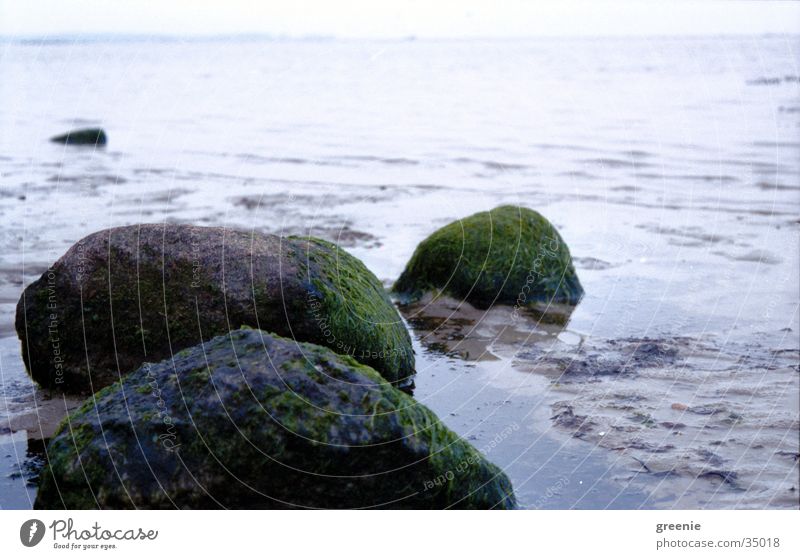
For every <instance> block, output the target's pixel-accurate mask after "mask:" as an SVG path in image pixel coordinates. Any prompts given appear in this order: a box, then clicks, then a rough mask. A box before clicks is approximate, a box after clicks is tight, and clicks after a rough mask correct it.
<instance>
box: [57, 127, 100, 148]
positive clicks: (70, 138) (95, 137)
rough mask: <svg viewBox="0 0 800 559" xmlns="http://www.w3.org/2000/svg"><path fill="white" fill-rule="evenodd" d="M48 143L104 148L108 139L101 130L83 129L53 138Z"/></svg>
mask: <svg viewBox="0 0 800 559" xmlns="http://www.w3.org/2000/svg"><path fill="white" fill-rule="evenodd" d="M50 141H51V142H56V143H58V144H68V145H74V146H104V145H106V143H107V142H108V138H107V137H106V132H105V130H103V129H102V128H83V129H81V130H72V131H70V132H67V133H66V134H61V135H60V136H53V137H52V138H50Z"/></svg>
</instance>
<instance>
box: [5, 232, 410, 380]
mask: <svg viewBox="0 0 800 559" xmlns="http://www.w3.org/2000/svg"><path fill="white" fill-rule="evenodd" d="M243 325H247V326H252V327H258V328H265V329H268V330H270V331H272V332H276V333H278V334H280V335H283V336H287V337H291V338H294V339H297V340H299V341H309V342H313V343H319V344H320V345H325V346H328V347H330V348H332V349H333V350H335V351H336V352H337V353H343V354H349V355H352V356H353V357H355V358H356V359H357V360H359V361H361V362H362V363H366V364H368V365H370V366H372V367H373V368H375V369H376V370H378V372H380V373H381V374H382V375H383V376H384V377H385V378H386V379H387V380H389V381H391V382H394V383H398V384H400V385H404V384H410V383H411V375H413V373H414V355H413V350H412V348H411V339H410V337H409V335H408V332H407V331H406V329H405V327H404V325H403V324H402V322H401V319H400V317H399V315H398V314H397V311H396V309H395V308H394V306H393V305H392V303H391V301H390V300H389V298H388V296H387V294H386V292H385V290H384V289H383V287H382V285H381V284H380V282H379V281H378V279H377V278H376V277H375V276H374V275H373V274H372V273H371V272H370V271H369V270H368V269H367V268H366V267H365V266H364V264H363V263H362V262H361V261H360V260H358V259H356V258H355V257H353V256H351V255H350V254H348V253H347V252H345V251H344V250H342V249H340V248H339V247H337V246H336V245H333V244H331V243H327V242H325V241H321V240H319V239H314V238H302V239H301V238H282V237H277V236H274V235H264V234H259V233H254V232H245V231H235V230H230V229H224V228H217V227H194V226H189V225H164V224H151V225H136V226H129V227H118V228H114V229H108V230H104V231H100V232H98V233H94V234H92V235H90V236H88V237H86V238H84V239H83V240H81V241H79V242H78V243H76V244H75V245H74V246H73V247H72V248H70V250H69V251H67V253H66V254H65V255H64V256H62V257H61V258H60V259H59V260H58V261H57V262H56V263H55V264H53V266H52V267H51V268H50V269H49V270H48V271H47V272H45V273H44V274H43V275H42V277H41V278H40V279H38V280H37V281H36V282H34V283H32V284H31V285H30V286H28V288H27V289H25V292H24V293H23V295H22V297H21V299H20V301H19V303H18V305H17V316H16V329H17V334H18V335H19V337H20V339H21V340H22V354H23V358H24V361H25V364H26V366H27V368H28V371H29V372H30V374H31V376H32V377H33V378H34V380H36V381H37V382H38V383H39V384H40V385H42V386H46V387H53V388H57V389H60V390H62V391H65V392H74V393H87V394H88V393H92V392H95V391H97V390H99V389H100V388H102V387H104V386H107V385H109V384H111V383H112V382H114V381H116V380H118V379H119V378H120V376H121V375H122V374H125V373H128V372H130V371H132V370H134V369H135V368H137V367H139V366H140V365H141V364H142V363H143V362H145V361H151V362H152V361H159V360H161V359H164V358H166V357H169V356H170V355H172V354H173V353H174V352H177V351H180V350H181V349H184V348H186V347H190V346H193V345H197V344H198V343H201V342H203V341H207V340H209V339H211V338H212V337H214V336H216V335H219V334H224V333H227V332H229V331H230V330H233V329H236V328H239V327H240V326H243ZM90 373H91V374H90Z"/></svg>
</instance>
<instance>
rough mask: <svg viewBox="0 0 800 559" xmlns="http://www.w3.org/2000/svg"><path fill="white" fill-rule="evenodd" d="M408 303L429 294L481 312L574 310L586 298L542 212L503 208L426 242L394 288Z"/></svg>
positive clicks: (469, 219)
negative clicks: (550, 306)
mask: <svg viewBox="0 0 800 559" xmlns="http://www.w3.org/2000/svg"><path fill="white" fill-rule="evenodd" d="M393 291H395V292H396V293H397V294H398V295H399V296H400V297H401V299H404V300H406V301H414V300H418V299H419V298H420V297H421V296H422V295H423V294H425V293H426V292H429V291H434V292H436V293H448V294H450V295H452V296H454V297H457V298H459V299H464V300H466V301H469V302H470V303H472V304H473V305H474V306H476V307H478V308H482V309H485V308H488V307H490V306H492V305H493V304H495V303H501V304H507V305H516V306H518V307H521V308H524V307H528V306H534V305H537V304H541V303H546V304H547V303H566V304H569V305H574V304H576V303H577V302H578V301H579V300H580V298H581V296H582V295H583V288H582V287H581V284H580V281H578V276H577V274H576V273H575V267H574V266H573V264H572V257H571V256H570V253H569V248H567V244H566V243H565V242H564V240H563V239H562V238H561V235H559V234H558V231H556V229H555V227H553V225H552V224H551V223H550V222H549V221H547V219H545V218H544V217H542V215H540V214H539V213H538V212H535V211H533V210H530V209H528V208H523V207H518V206H500V207H497V208H495V209H493V210H491V211H488V212H480V213H477V214H474V215H471V216H469V217H467V218H465V219H460V220H458V221H454V222H453V223H450V224H449V225H446V226H445V227H442V228H441V229H439V230H438V231H436V232H434V233H433V234H432V235H431V236H429V237H428V238H427V239H425V240H424V241H422V242H421V243H420V244H419V246H418V247H417V249H416V251H414V255H413V256H412V257H411V260H410V261H409V262H408V264H407V265H406V268H405V270H404V271H403V273H402V275H401V276H400V278H399V279H398V280H397V282H396V283H395V284H394V287H393Z"/></svg>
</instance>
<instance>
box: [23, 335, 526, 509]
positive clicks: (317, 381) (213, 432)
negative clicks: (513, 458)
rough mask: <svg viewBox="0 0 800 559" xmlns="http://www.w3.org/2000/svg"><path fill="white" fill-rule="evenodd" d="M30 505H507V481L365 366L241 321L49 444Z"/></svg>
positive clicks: (114, 395) (121, 388) (82, 414)
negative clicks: (234, 328) (236, 327)
mask: <svg viewBox="0 0 800 559" xmlns="http://www.w3.org/2000/svg"><path fill="white" fill-rule="evenodd" d="M47 455H48V456H49V464H48V466H47V467H46V468H45V470H44V471H43V472H42V475H41V479H42V483H41V486H40V488H39V493H38V496H37V499H36V505H35V506H36V508H39V509H54V508H62V507H66V508H68V509H86V508H111V509H119V508H133V507H136V508H175V507H178V508H218V507H226V508H373V507H377V508H433V509H441V508H480V509H485V508H513V507H514V506H515V500H514V494H513V490H512V487H511V482H510V481H509V480H508V478H507V477H506V476H505V474H504V473H503V472H502V471H501V470H500V469H498V468H497V467H496V466H494V465H493V464H491V463H490V462H488V461H487V460H486V459H485V458H484V457H483V456H482V455H481V454H480V453H479V452H478V451H477V450H476V449H475V448H473V447H472V446H471V445H470V444H469V443H467V442H465V441H463V440H462V439H460V438H459V437H458V436H457V435H455V434H454V433H453V432H452V431H450V430H449V429H447V428H446V427H445V426H444V425H443V424H442V423H441V422H440V421H439V419H438V418H437V417H436V416H435V414H434V413H433V412H431V411H430V410H428V409H427V408H425V407H424V406H422V405H421V404H419V403H418V402H416V401H415V400H414V399H413V398H411V397H410V396H408V395H407V394H405V393H404V392H402V391H400V390H398V389H396V388H394V387H393V386H392V385H391V384H389V383H386V382H385V381H384V380H383V379H382V378H381V377H380V375H379V374H378V373H377V372H375V371H374V370H373V369H371V368H370V367H368V366H365V365H362V364H359V363H357V362H356V361H355V360H354V359H353V358H352V357H349V356H343V355H337V354H335V353H333V352H332V351H331V350H330V349H328V348H324V347H322V346H318V345H314V344H308V343H297V342H295V341H293V340H289V339H285V338H280V337H278V336H275V335H273V334H268V333H266V332H263V331H261V330H252V329H243V330H237V331H234V332H231V333H229V334H226V335H224V336H219V337H216V338H214V339H213V340H211V341H209V342H206V343H205V344H202V345H199V346H196V347H193V348H190V349H187V350H184V351H183V352H181V353H179V354H178V355H176V356H175V357H174V359H173V360H167V361H163V362H161V363H158V364H145V365H144V366H142V367H141V368H140V369H138V370H136V371H134V372H133V373H131V374H130V375H128V376H126V377H124V378H123V379H122V380H121V381H120V382H117V383H115V384H113V385H111V386H109V387H107V388H105V389H104V390H102V391H100V392H99V393H97V394H95V396H93V397H92V398H90V399H89V400H87V402H86V403H85V404H84V406H83V407H81V408H80V409H78V410H76V411H75V412H73V414H72V415H70V416H69V417H68V418H67V419H66V420H65V421H64V422H63V423H62V425H61V427H60V429H59V431H58V432H57V434H56V435H55V436H54V438H53V439H52V440H51V442H50V444H49V447H48V451H47Z"/></svg>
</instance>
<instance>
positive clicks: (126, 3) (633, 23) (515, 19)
mask: <svg viewBox="0 0 800 559" xmlns="http://www.w3.org/2000/svg"><path fill="white" fill-rule="evenodd" d="M799 32H800V2H791V1H782V2H781V1H762V2H759V1H753V2H744V1H726V0H693V1H666V0H664V1H657V0H619V1H616V2H611V1H609V2H606V1H594V2H582V1H564V0H556V1H552V2H536V1H531V0H529V1H523V0H453V1H451V0H410V1H402V2H401V1H394V2H390V1H381V0H282V1H264V0H262V1H252V0H251V1H245V0H216V1H212V0H0V35H26V36H47V35H58V34H80V33H87V34H96V33H133V34H142V33H143V34H171V35H208V34H231V33H268V34H275V35H289V36H308V35H326V36H337V37H381V38H385V37H405V36H409V35H416V36H418V37H536V36H552V35H580V36H587V35H588V36H591V35H682V34H691V35H696V34H741V33H748V34H762V33H799Z"/></svg>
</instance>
